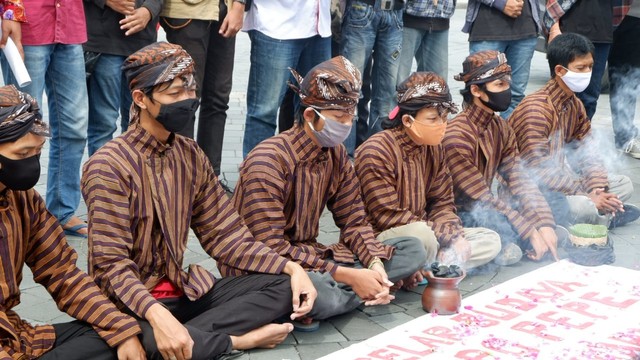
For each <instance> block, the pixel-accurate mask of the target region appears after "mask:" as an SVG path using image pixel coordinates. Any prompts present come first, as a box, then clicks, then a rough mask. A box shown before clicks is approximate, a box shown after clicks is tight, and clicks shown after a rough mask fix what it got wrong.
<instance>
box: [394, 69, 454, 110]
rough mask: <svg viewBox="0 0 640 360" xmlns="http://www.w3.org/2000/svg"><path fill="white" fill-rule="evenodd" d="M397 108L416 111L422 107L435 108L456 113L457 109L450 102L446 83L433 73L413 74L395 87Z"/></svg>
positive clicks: (449, 93)
mask: <svg viewBox="0 0 640 360" xmlns="http://www.w3.org/2000/svg"><path fill="white" fill-rule="evenodd" d="M396 91H397V98H398V107H399V108H400V109H403V110H407V111H418V110H420V109H422V108H424V107H436V108H442V109H446V110H448V111H449V112H452V113H454V114H455V113H456V112H458V108H457V106H456V104H455V103H453V101H451V92H450V91H449V86H448V85H447V82H446V81H445V80H444V79H443V78H441V77H440V76H439V75H438V74H436V73H433V72H414V73H413V74H411V75H410V76H409V77H408V78H407V79H406V80H404V81H403V82H402V83H400V85H398V86H397V87H396Z"/></svg>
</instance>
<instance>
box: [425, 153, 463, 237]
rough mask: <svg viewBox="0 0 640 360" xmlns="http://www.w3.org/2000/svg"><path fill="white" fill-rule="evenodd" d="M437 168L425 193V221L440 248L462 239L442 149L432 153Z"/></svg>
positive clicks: (460, 226) (451, 185) (451, 183)
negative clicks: (436, 238)
mask: <svg viewBox="0 0 640 360" xmlns="http://www.w3.org/2000/svg"><path fill="white" fill-rule="evenodd" d="M433 156H437V158H438V160H436V162H437V164H438V166H437V167H436V169H437V171H436V173H435V175H434V177H433V180H432V183H431V187H430V189H429V192H428V193H427V219H428V222H427V223H429V224H430V226H431V229H432V230H433V232H434V233H435V234H436V236H437V237H438V242H439V243H440V245H441V246H446V245H447V244H449V243H450V242H451V241H452V240H454V239H456V238H459V237H463V236H464V233H463V231H462V223H461V221H460V218H459V217H458V215H456V206H455V201H454V197H453V182H452V180H451V174H450V172H449V167H448V166H447V161H446V157H445V154H444V147H441V148H440V149H439V150H438V151H434V152H433Z"/></svg>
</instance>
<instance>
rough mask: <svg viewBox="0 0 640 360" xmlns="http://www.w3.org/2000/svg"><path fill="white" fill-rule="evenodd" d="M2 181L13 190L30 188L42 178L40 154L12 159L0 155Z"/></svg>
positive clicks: (0, 180)
mask: <svg viewBox="0 0 640 360" xmlns="http://www.w3.org/2000/svg"><path fill="white" fill-rule="evenodd" d="M0 164H2V168H0V183H2V184H4V186H6V187H7V188H8V189H11V190H29V189H31V188H32V187H34V186H36V184H37V183H38V179H40V154H37V155H33V156H32V157H28V158H26V159H21V160H11V159H8V158H6V157H4V156H2V155H0Z"/></svg>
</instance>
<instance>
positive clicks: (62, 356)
mask: <svg viewBox="0 0 640 360" xmlns="http://www.w3.org/2000/svg"><path fill="white" fill-rule="evenodd" d="M53 327H54V329H55V332H56V342H55V344H54V347H53V349H52V350H51V351H49V352H47V353H45V354H44V355H43V356H42V357H40V359H42V360H87V359H92V360H117V359H118V356H117V353H116V349H113V348H111V347H109V345H107V343H106V342H105V341H104V340H102V338H101V337H100V336H99V335H98V333H97V332H96V331H95V330H93V327H91V325H89V324H87V323H85V322H82V321H77V320H76V321H72V322H70V323H64V324H54V325H53Z"/></svg>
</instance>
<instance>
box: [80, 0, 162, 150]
mask: <svg viewBox="0 0 640 360" xmlns="http://www.w3.org/2000/svg"><path fill="white" fill-rule="evenodd" d="M83 3H84V12H85V15H86V17H87V36H88V40H87V42H86V43H85V44H84V45H83V49H84V51H85V63H87V61H89V62H90V65H89V66H88V68H87V69H86V70H87V91H88V96H89V128H88V131H87V136H88V137H87V146H88V147H89V156H91V155H92V154H93V153H95V152H96V150H98V149H99V148H100V147H102V145H104V144H106V143H107V141H109V140H111V138H112V137H113V133H114V132H115V131H116V128H117V124H116V120H117V119H118V115H120V117H121V119H120V123H121V124H122V132H124V131H125V130H127V127H128V126H129V107H131V101H132V100H131V91H129V86H128V85H127V81H126V80H125V79H124V75H123V74H122V69H121V68H122V64H123V63H124V60H125V59H126V58H127V56H129V55H131V54H133V53H134V52H135V51H137V50H138V49H140V48H143V47H145V46H147V45H149V44H151V43H153V42H155V41H156V38H157V36H158V33H157V31H156V26H157V25H158V14H160V9H161V7H162V0H106V1H105V0H87V1H83Z"/></svg>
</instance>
